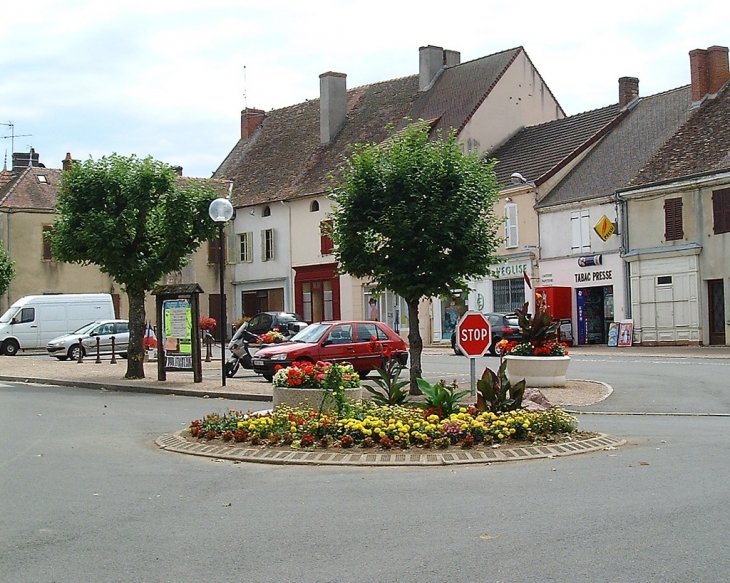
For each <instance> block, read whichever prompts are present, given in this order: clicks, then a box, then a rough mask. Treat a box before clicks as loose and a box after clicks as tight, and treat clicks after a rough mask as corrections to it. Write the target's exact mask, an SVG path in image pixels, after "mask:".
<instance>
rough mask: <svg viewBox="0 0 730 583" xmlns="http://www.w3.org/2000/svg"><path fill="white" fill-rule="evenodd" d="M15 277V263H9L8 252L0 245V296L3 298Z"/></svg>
mask: <svg viewBox="0 0 730 583" xmlns="http://www.w3.org/2000/svg"><path fill="white" fill-rule="evenodd" d="M14 277H15V262H14V261H10V256H9V255H8V252H7V251H6V250H5V247H3V244H2V243H0V296H4V295H5V294H6V293H7V292H8V288H9V287H10V282H11V281H13V278H14Z"/></svg>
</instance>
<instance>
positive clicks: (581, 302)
mask: <svg viewBox="0 0 730 583" xmlns="http://www.w3.org/2000/svg"><path fill="white" fill-rule="evenodd" d="M576 304H577V306H576V307H577V308H578V344H585V343H586V340H587V337H588V334H587V333H586V314H585V292H584V290H582V289H579V290H577V291H576Z"/></svg>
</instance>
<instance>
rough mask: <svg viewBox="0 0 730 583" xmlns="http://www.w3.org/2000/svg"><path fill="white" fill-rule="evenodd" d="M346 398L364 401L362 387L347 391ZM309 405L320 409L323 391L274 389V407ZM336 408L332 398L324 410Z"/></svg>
mask: <svg viewBox="0 0 730 583" xmlns="http://www.w3.org/2000/svg"><path fill="white" fill-rule="evenodd" d="M345 397H347V398H348V399H362V387H357V388H354V389H345ZM302 404H305V405H309V406H310V407H313V408H314V409H318V408H319V406H320V405H321V404H322V389H300V388H296V389H295V388H291V387H274V407H276V406H277V405H288V406H289V407H297V406H298V405H302ZM333 406H334V401H333V399H332V396H331V395H330V397H329V398H328V399H327V402H326V403H325V405H324V410H325V411H328V410H330V409H331V408H332V407H333Z"/></svg>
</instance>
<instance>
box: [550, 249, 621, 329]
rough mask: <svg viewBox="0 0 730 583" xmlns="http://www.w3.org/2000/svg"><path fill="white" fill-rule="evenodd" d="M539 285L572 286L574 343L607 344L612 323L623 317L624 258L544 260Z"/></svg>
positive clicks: (613, 255) (613, 256) (600, 257)
mask: <svg viewBox="0 0 730 583" xmlns="http://www.w3.org/2000/svg"><path fill="white" fill-rule="evenodd" d="M540 272H541V276H540V285H541V287H547V288H549V287H551V286H556V287H569V288H571V289H572V306H571V311H572V316H571V319H572V328H573V337H574V342H576V343H577V344H606V343H607V342H608V330H609V327H610V325H611V323H612V322H619V321H621V320H624V319H625V318H626V306H625V301H624V294H623V289H624V283H623V282H624V275H623V260H622V259H621V256H620V255H619V254H618V253H613V254H606V255H591V256H586V257H579V258H577V259H576V258H571V259H559V260H546V261H542V262H541V263H540Z"/></svg>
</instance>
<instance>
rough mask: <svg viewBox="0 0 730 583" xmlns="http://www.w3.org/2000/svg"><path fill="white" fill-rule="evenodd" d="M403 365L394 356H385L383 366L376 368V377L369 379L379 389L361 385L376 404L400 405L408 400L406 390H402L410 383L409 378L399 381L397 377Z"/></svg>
mask: <svg viewBox="0 0 730 583" xmlns="http://www.w3.org/2000/svg"><path fill="white" fill-rule="evenodd" d="M404 368H405V367H404V366H403V365H402V364H400V363H399V362H398V361H397V360H396V359H394V358H387V359H386V360H385V364H384V365H383V368H376V369H375V372H377V373H378V378H373V379H371V380H372V381H373V382H374V383H375V384H376V385H378V387H380V389H381V390H382V392H381V390H378V389H376V388H374V387H370V386H368V385H363V387H364V388H365V390H366V391H368V392H369V393H370V394H371V395H372V396H373V397H372V399H373V401H375V402H376V403H377V404H378V405H402V404H404V403H405V402H406V401H407V400H408V391H407V390H405V391H404V390H403V387H407V386H409V384H410V381H409V380H405V381H400V380H398V378H399V377H400V374H401V373H402V372H403V370H404Z"/></svg>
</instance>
